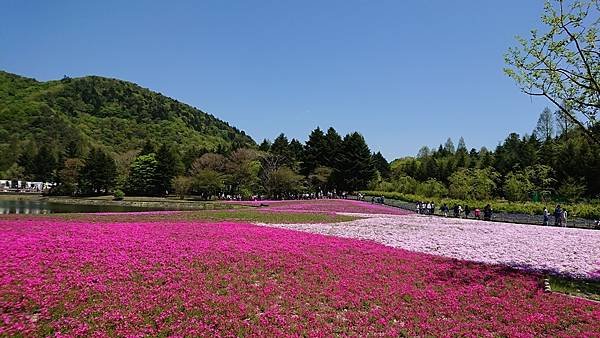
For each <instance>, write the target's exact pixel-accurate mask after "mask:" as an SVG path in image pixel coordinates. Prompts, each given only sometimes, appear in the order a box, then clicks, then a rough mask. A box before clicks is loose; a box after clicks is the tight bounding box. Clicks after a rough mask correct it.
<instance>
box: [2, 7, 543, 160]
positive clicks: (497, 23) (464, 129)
mask: <svg viewBox="0 0 600 338" xmlns="http://www.w3.org/2000/svg"><path fill="white" fill-rule="evenodd" d="M542 7H543V3H542V1H541V0H535V1H523V0H505V1H480V0H470V1H466V0H464V1H441V0H440V1H425V0H424V1H395V0H394V1H352V0H340V1H286V0H273V1H220V0H214V1H106V0H103V1H93V2H92V1H20V0H8V1H7V0H4V1H2V4H1V5H0V46H2V47H1V49H0V69H3V70H6V71H9V72H13V73H17V74H21V75H25V76H28V77H33V78H36V79H38V80H50V79H59V78H61V77H62V76H63V75H65V74H66V75H68V76H71V77H78V76H83V75H92V74H93V75H101V76H107V77H115V78H120V79H124V80H128V81H132V82H136V83H138V84H140V85H142V86H143V87H147V88H150V89H152V90H155V91H158V92H161V93H163V94H165V95H168V96H171V97H173V98H176V99H178V100H181V101H183V102H185V103H188V104H191V105H193V106H196V107H198V108H201V109H203V110H205V111H206V112H209V113H212V114H213V115H215V116H217V117H219V118H221V119H223V120H225V121H228V122H230V123H231V124H232V125H235V126H237V127H238V128H240V129H243V130H245V131H246V132H247V133H248V134H250V135H251V136H252V137H253V138H254V139H255V140H257V142H260V141H261V140H262V139H263V138H270V139H273V138H274V137H275V136H277V134H279V133H280V132H284V133H285V134H286V135H288V137H290V138H292V137H295V138H299V139H300V140H302V141H304V140H305V139H306V137H307V135H308V133H309V132H310V131H311V130H312V129H314V128H315V127H316V126H321V127H322V128H327V127H329V126H334V127H335V128H336V129H337V130H338V131H339V132H340V133H347V132H349V131H353V130H358V131H360V132H361V133H362V134H363V135H364V136H365V138H366V139H367V142H368V143H369V145H370V146H371V149H373V150H374V151H378V150H380V151H381V152H382V153H383V154H384V155H385V156H386V157H387V158H388V159H389V160H391V159H393V158H396V157H399V156H405V155H414V154H416V152H417V151H418V150H419V148H420V147H421V146H423V145H429V146H437V145H438V144H440V143H443V142H444V141H445V140H446V138H448V137H452V138H453V139H454V141H455V143H457V141H458V138H459V137H460V136H464V138H465V140H466V143H467V146H468V147H469V148H471V147H476V148H479V147H481V146H487V147H492V148H493V147H495V146H496V145H497V144H498V142H499V141H501V140H503V139H504V138H505V137H506V136H507V135H508V133H509V132H512V131H515V132H518V133H520V134H523V133H530V132H531V130H532V129H533V127H534V126H535V122H536V121H537V118H538V115H539V113H540V112H541V111H542V109H543V108H544V106H546V105H547V103H546V102H545V101H544V100H542V99H532V98H529V97H528V96H526V95H525V94H522V93H520V92H519V90H518V88H517V87H516V85H515V84H514V83H513V82H512V80H511V79H509V78H508V77H506V76H505V75H504V73H503V72H502V67H503V65H504V61H503V54H504V53H505V51H506V50H507V48H508V47H509V46H512V45H514V44H515V42H514V36H515V35H518V34H519V35H524V36H527V35H528V32H529V31H530V30H531V29H532V28H534V27H536V26H539V16H540V14H541V11H542Z"/></svg>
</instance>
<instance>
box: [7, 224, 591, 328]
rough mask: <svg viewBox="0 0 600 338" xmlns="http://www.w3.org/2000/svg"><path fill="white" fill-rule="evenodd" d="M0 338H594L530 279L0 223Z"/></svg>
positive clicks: (167, 235)
mask: <svg viewBox="0 0 600 338" xmlns="http://www.w3.org/2000/svg"><path fill="white" fill-rule="evenodd" d="M0 235H1V236H0V252H1V253H2V260H0V336H14V335H21V336H61V335H66V336H99V337H103V336H131V337H134V336H145V335H151V336H172V335H174V336H178V335H179V336H181V335H186V336H211V337H212V336H217V337H218V336H304V335H306V336H334V335H338V336H367V335H373V336H382V335H383V336H401V335H408V336H425V335H433V336H458V335H463V336H521V337H531V336H598V333H599V332H600V304H598V303H593V302H590V301H585V300H581V299H575V298H570V297H566V296H562V295H559V294H554V293H551V294H547V293H544V292H543V290H542V287H541V286H540V284H539V276H536V275H531V274H526V273H523V272H518V271H515V270H510V269H506V268H502V267H499V266H486V265H482V264H477V263H468V262H464V261H459V260H453V259H448V258H442V257H436V256H431V255H427V254H421V253H413V252H409V251H405V250H401V249H395V248H392V247H388V246H384V245H381V244H377V243H374V242H371V241H360V240H354V239H344V238H337V237H332V236H322V235H315V234H309V233H305V232H299V231H290V230H285V229H277V228H269V227H262V226H255V225H250V224H241V223H231V222H228V223H200V222H146V223H141V222H140V223H131V222H129V223H118V222H117V223H108V222H107V223H89V222H87V223H86V222H81V221H62V222H58V221H56V220H44V219H36V220H29V221H28V220H20V221H19V220H16V221H0Z"/></svg>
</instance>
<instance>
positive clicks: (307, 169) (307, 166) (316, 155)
mask: <svg viewBox="0 0 600 338" xmlns="http://www.w3.org/2000/svg"><path fill="white" fill-rule="evenodd" d="M326 147H327V144H326V141H325V134H323V131H322V130H321V129H320V128H319V127H317V128H316V129H315V130H313V131H312V132H311V133H310V135H309V136H308V141H306V145H305V146H304V161H303V162H302V167H301V173H302V174H303V175H309V174H310V173H312V172H313V171H314V170H315V169H316V168H317V167H319V166H323V165H325V151H326Z"/></svg>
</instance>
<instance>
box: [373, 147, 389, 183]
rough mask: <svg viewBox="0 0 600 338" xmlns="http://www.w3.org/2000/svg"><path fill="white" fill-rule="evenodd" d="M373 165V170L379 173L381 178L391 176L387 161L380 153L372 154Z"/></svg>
mask: <svg viewBox="0 0 600 338" xmlns="http://www.w3.org/2000/svg"><path fill="white" fill-rule="evenodd" d="M373 165H374V166H375V169H377V171H378V172H379V174H380V175H381V177H382V178H389V177H390V175H391V172H392V171H391V169H390V164H389V163H388V161H387V160H386V159H385V157H383V155H381V152H379V151H378V152H376V153H375V154H373Z"/></svg>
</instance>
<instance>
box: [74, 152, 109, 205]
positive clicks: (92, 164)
mask: <svg viewBox="0 0 600 338" xmlns="http://www.w3.org/2000/svg"><path fill="white" fill-rule="evenodd" d="M116 177H117V165H116V163H115V161H114V160H113V158H112V157H110V155H108V154H106V153H105V152H104V151H102V150H100V149H95V148H94V149H92V150H91V151H90V153H89V154H88V156H87V157H86V159H85V163H84V165H83V167H82V168H81V173H80V175H79V179H80V181H79V187H80V189H81V192H82V193H83V194H102V193H108V192H110V190H111V189H112V188H113V187H114V186H115V180H116Z"/></svg>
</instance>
